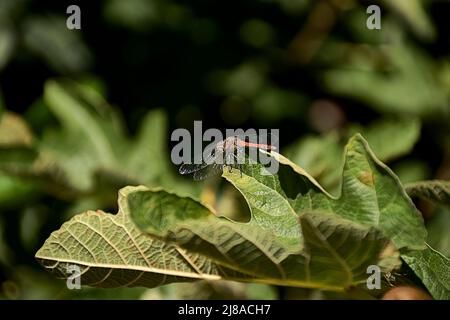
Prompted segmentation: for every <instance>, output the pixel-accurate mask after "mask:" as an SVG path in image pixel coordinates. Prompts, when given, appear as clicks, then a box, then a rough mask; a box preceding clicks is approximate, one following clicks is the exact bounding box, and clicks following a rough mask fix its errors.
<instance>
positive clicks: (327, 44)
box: [0, 0, 450, 299]
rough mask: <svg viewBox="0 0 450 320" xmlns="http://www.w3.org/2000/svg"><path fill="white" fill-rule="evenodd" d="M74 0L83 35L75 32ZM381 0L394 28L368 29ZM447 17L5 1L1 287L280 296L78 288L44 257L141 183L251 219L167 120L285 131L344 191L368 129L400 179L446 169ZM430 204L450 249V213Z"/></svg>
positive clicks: (247, 4) (428, 214)
mask: <svg viewBox="0 0 450 320" xmlns="http://www.w3.org/2000/svg"><path fill="white" fill-rule="evenodd" d="M71 4H77V5H79V7H80V8H81V30H69V29H67V28H66V19H67V18H68V16H69V14H66V9H67V7H68V6H69V5H71ZM371 4H377V5H378V6H379V7H380V8H381V14H382V15H381V30H369V29H368V28H367V27H366V20H367V18H368V17H369V15H368V14H367V13H366V9H367V7H368V6H369V5H371ZM449 17H450V2H448V1H443V0H442V1H440V0H423V1H420V0H384V1H383V0H378V1H376V0H373V1H363V0H361V1H357V0H314V1H313V0H252V1H251V0H240V1H230V0H228V1H221V0H220V1H206V0H191V1H188V0H179V1H174V0H127V1H124V0H104V1H75V0H72V1H66V0H64V1H61V0H59V1H56V0H54V1H50V0H39V1H31V0H29V1H28V0H0V284H1V287H0V296H1V297H2V298H6V299H29V298H42V299H55V298H72V297H78V298H93V297H97V298H168V297H170V298H179V297H185V296H184V295H183V294H185V292H187V291H189V292H192V294H194V293H195V294H197V296H199V297H202V298H211V297H215V296H217V295H218V296H220V295H224V296H226V297H229V296H234V297H244V298H255V297H256V298H278V297H280V295H279V294H280V293H279V291H277V290H275V289H274V288H271V287H268V286H261V285H259V286H256V285H255V286H252V285H243V284H229V285H228V284H224V285H223V288H222V289H217V288H216V289H217V292H211V288H209V287H208V286H206V287H205V286H202V284H198V285H194V284H189V285H170V286H166V287H164V288H162V289H150V290H145V289H141V288H138V289H120V290H98V289H97V290H96V289H85V290H81V291H80V292H70V291H69V290H67V289H66V288H65V285H64V282H63V281H60V280H56V279H54V278H53V277H52V276H51V275H48V274H46V272H45V271H44V270H43V269H41V268H40V267H39V266H38V265H37V263H36V262H35V261H34V253H35V252H36V250H37V249H38V248H39V247H40V246H41V245H42V244H43V242H44V241H45V239H46V238H47V237H48V235H49V234H50V232H52V231H54V230H56V229H58V228H59V227H60V225H61V224H62V223H63V222H64V221H67V220H68V219H69V218H70V217H71V216H73V215H74V214H76V213H79V212H82V211H84V210H87V209H94V210H95V209H103V210H106V211H109V212H112V213H114V212H116V211H115V210H116V195H117V190H118V189H119V188H121V187H123V186H125V185H130V184H133V185H134V184H146V185H149V186H163V187H165V188H167V189H171V190H175V191H177V192H179V193H185V194H189V195H192V196H195V197H198V198H201V199H203V200H204V201H206V202H210V203H211V205H213V206H215V207H216V208H218V210H219V212H222V213H223V214H229V215H230V216H233V217H236V218H239V217H238V216H239V214H236V212H246V210H248V209H246V208H245V202H244V201H243V200H242V198H241V197H240V196H239V195H238V194H237V193H236V192H235V191H234V190H232V188H230V187H229V186H227V185H224V183H223V182H222V183H221V182H220V180H213V181H210V182H203V183H194V182H192V181H191V180H189V179H186V178H184V177H180V176H179V175H178V174H177V168H176V167H175V166H174V165H173V164H171V163H170V148H171V146H172V144H171V142H170V133H171V132H172V130H174V129H176V128H180V127H182V128H188V129H190V128H192V126H193V121H194V120H202V121H203V127H204V128H208V127H215V128H221V129H225V128H244V129H246V128H279V129H280V137H279V141H280V145H281V153H283V154H284V155H286V156H288V157H289V158H290V159H292V160H293V161H294V162H296V163H298V164H299V165H301V166H302V167H304V168H305V169H306V170H307V171H308V172H310V173H311V174H312V175H313V176H314V177H315V178H317V179H318V180H319V181H320V182H321V183H322V184H323V185H324V186H325V187H326V188H327V189H329V190H330V191H332V192H334V193H336V192H338V187H339V179H340V168H341V164H342V152H343V147H344V145H345V143H346V141H347V139H348V138H349V137H350V136H351V135H352V134H354V133H356V132H361V133H362V134H363V136H365V137H366V138H367V139H368V141H369V143H370V145H371V146H372V148H373V149H374V151H375V153H376V154H377V156H378V157H379V158H380V159H381V160H382V161H384V162H386V163H387V164H388V165H389V166H390V167H391V168H393V170H394V172H396V173H397V174H398V175H399V177H400V179H401V180H402V181H403V182H405V183H406V182H411V181H417V180H422V179H431V178H438V179H449V178H450V126H449V123H450V122H449V119H450V106H449V93H450V34H449V32H450V30H449V27H448V18H449ZM418 206H419V207H420V208H421V210H422V211H423V212H424V214H425V218H426V220H427V223H428V226H429V231H430V239H429V241H430V242H431V243H432V244H433V245H434V247H437V248H438V249H439V250H440V251H441V252H443V253H445V254H447V255H450V233H449V232H448V230H449V229H448V228H449V227H450V215H448V212H447V211H448V210H447V209H445V208H440V207H434V206H430V205H428V204H424V203H420V202H419V203H418ZM244 215H245V214H244ZM183 286H190V287H189V288H190V289H189V290H186V289H183V288H185V287H183ZM180 288H181V289H180ZM198 292H200V294H199V293H198ZM258 294H259V295H258ZM308 294H312V293H311V292H308ZM188 297H189V296H188ZM308 297H309V296H308ZM314 297H318V296H317V294H316V296H314Z"/></svg>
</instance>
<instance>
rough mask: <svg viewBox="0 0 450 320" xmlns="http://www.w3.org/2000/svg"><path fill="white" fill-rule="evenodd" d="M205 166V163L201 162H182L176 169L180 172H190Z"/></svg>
mask: <svg viewBox="0 0 450 320" xmlns="http://www.w3.org/2000/svg"><path fill="white" fill-rule="evenodd" d="M206 166H207V164H206V163H201V164H192V163H184V164H182V165H181V166H180V169H179V170H178V171H179V172H180V173H181V174H190V173H192V172H196V171H199V170H202V169H203V168H205V167H206Z"/></svg>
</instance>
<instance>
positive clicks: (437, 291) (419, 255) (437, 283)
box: [402, 246, 450, 300]
mask: <svg viewBox="0 0 450 320" xmlns="http://www.w3.org/2000/svg"><path fill="white" fill-rule="evenodd" d="M402 258H403V260H405V261H406V263H407V264H408V265H409V266H410V267H411V269H413V270H414V272H415V273H416V275H417V276H418V277H419V278H420V279H421V280H422V282H423V284H424V285H425V286H426V287H427V289H428V290H429V291H430V293H431V294H432V295H433V297H434V298H435V299H443V300H449V299H450V260H449V259H448V258H446V257H445V256H443V255H442V254H441V253H439V252H437V251H436V250H434V249H433V248H431V247H430V246H428V247H427V248H426V249H424V250H421V251H419V250H415V251H408V252H404V253H403V254H402Z"/></svg>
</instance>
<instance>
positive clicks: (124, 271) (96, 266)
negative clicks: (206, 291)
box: [36, 187, 246, 287]
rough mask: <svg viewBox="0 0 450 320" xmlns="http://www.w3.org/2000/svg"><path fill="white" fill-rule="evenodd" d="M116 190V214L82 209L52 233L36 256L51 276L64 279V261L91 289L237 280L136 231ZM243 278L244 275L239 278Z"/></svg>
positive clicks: (123, 197)
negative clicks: (75, 268)
mask: <svg viewBox="0 0 450 320" xmlns="http://www.w3.org/2000/svg"><path fill="white" fill-rule="evenodd" d="M136 190H142V188H131V187H128V188H124V189H122V190H121V191H120V192H119V212H118V214H116V215H112V214H108V213H105V212H102V211H88V212H85V213H82V214H79V215H77V216H75V217H74V218H72V219H71V220H69V221H68V222H66V223H64V224H63V225H62V227H61V229H60V230H57V231H55V232H53V233H52V234H51V235H50V237H49V238H48V239H47V240H46V242H45V243H44V245H43V246H42V248H41V249H40V250H39V251H38V252H37V253H36V259H37V260H38V261H39V262H40V263H41V264H42V265H43V266H44V267H45V268H46V269H48V270H49V271H51V272H52V273H54V274H55V275H56V276H57V277H60V278H67V277H68V276H69V275H70V274H71V273H68V269H67V268H68V266H69V265H77V266H79V267H80V271H81V274H82V278H81V284H82V285H90V286H94V287H121V286H128V287H133V286H145V287H155V286H159V285H162V284H167V283H171V282H179V281H193V280H201V279H204V280H208V279H209V280H218V279H222V278H223V277H224V278H227V279H234V278H238V277H237V273H236V272H234V271H230V270H227V269H226V268H223V267H221V266H217V265H215V264H214V263H211V262H210V261H209V260H208V259H205V258H204V257H202V256H200V255H198V254H192V253H189V252H186V251H185V250H184V249H181V248H180V247H178V246H176V245H172V244H167V243H165V242H163V241H161V240H158V239H155V238H152V237H149V236H147V235H145V234H143V233H141V232H140V231H139V230H138V229H137V228H136V226H135V225H134V223H133V222H132V221H131V219H130V217H129V214H128V208H127V196H128V194H129V192H131V191H136ZM240 278H241V279H245V278H246V277H245V276H241V277H240Z"/></svg>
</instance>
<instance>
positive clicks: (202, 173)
mask: <svg viewBox="0 0 450 320" xmlns="http://www.w3.org/2000/svg"><path fill="white" fill-rule="evenodd" d="M222 168H223V165H221V164H212V165H209V166H207V167H205V168H203V169H202V170H198V171H196V172H194V180H203V179H206V178H208V177H210V176H213V175H216V174H218V173H219V172H220V173H222Z"/></svg>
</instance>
